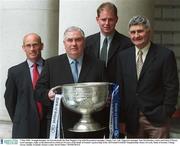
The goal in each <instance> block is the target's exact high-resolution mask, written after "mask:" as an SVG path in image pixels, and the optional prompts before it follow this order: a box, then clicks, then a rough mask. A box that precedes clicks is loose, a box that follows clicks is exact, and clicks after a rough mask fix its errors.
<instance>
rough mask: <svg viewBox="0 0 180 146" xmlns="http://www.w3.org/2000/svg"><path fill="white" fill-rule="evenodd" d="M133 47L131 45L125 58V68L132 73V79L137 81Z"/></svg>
mask: <svg viewBox="0 0 180 146" xmlns="http://www.w3.org/2000/svg"><path fill="white" fill-rule="evenodd" d="M135 54H136V53H135V47H132V49H131V50H130V54H129V58H127V60H128V61H129V63H128V64H127V68H128V69H129V73H132V75H133V80H134V81H135V82H136V81H137V71H136V56H135Z"/></svg>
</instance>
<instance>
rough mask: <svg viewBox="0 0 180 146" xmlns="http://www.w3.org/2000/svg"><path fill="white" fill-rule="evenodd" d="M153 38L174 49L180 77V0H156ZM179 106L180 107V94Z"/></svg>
mask: <svg viewBox="0 0 180 146" xmlns="http://www.w3.org/2000/svg"><path fill="white" fill-rule="evenodd" d="M153 40H154V42H156V43H159V44H163V45H165V46H167V47H168V48H169V49H172V50H173V51H174V53H175V55H176V59H177V66H178V72H179V78H180V0H156V1H155V14H154V38H153ZM177 106H178V108H180V94H179V97H178V105H177Z"/></svg>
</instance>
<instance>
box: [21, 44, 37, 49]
mask: <svg viewBox="0 0 180 146" xmlns="http://www.w3.org/2000/svg"><path fill="white" fill-rule="evenodd" d="M39 46H40V44H39V43H34V44H25V45H24V47H25V48H28V49H30V48H31V47H33V48H37V47H39Z"/></svg>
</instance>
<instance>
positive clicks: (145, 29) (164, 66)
mask: <svg viewBox="0 0 180 146" xmlns="http://www.w3.org/2000/svg"><path fill="white" fill-rule="evenodd" d="M129 35H130V38H131V41H132V42H133V43H134V45H135V46H134V47H131V48H128V49H126V50H124V51H122V52H121V53H120V55H119V56H118V63H117V81H118V82H119V84H120V86H121V93H122V98H123V102H122V105H124V107H123V109H122V110H124V112H125V123H126V131H127V137H128V138H168V136H169V126H170V125H169V120H170V118H171V116H172V114H173V113H174V111H175V105H176V102H177V96H178V90H179V82H178V74H177V65H176V60H175V56H174V53H173V51H171V50H169V49H167V48H164V47H162V46H160V45H157V44H154V43H153V42H151V41H150V38H151V26H150V22H149V20H148V19H147V18H145V17H143V16H134V17H133V18H131V20H130V21H129Z"/></svg>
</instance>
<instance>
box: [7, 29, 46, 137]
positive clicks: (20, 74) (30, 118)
mask: <svg viewBox="0 0 180 146" xmlns="http://www.w3.org/2000/svg"><path fill="white" fill-rule="evenodd" d="M22 48H23V50H24V52H25V53H26V57H27V60H26V61H24V62H22V63H20V64H18V65H16V66H13V67H11V68H10V69H9V70H8V78H7V81H6V91H5V94H4V98H5V104H6V108H7V110H8V113H9V116H10V118H11V120H12V122H13V128H12V138H45V137H46V135H45V133H46V128H45V127H46V121H45V118H44V117H45V115H43V114H45V112H44V107H41V110H42V111H41V112H42V113H41V114H42V118H40V115H39V113H38V109H37V104H36V101H35V100H34V96H33V84H32V80H33V64H37V65H38V71H39V73H41V70H42V68H43V65H44V60H43V59H42V57H41V51H42V50H43V43H42V42H41V38H40V36H39V35H38V34H36V33H29V34H27V35H25V36H24V39H23V46H22Z"/></svg>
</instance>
